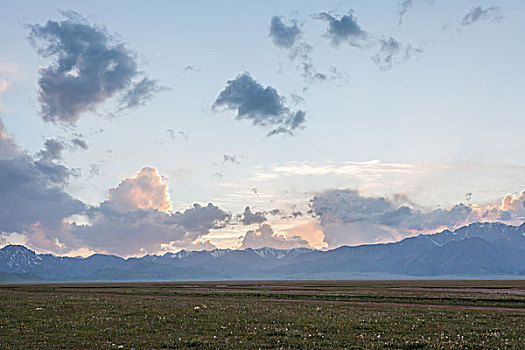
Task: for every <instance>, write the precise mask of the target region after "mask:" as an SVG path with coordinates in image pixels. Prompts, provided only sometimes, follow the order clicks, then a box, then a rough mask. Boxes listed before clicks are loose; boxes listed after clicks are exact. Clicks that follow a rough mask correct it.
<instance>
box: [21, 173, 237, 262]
mask: <svg viewBox="0 0 525 350" xmlns="http://www.w3.org/2000/svg"><path fill="white" fill-rule="evenodd" d="M74 214H75V215H74V216H71V215H72V214H69V215H68V216H69V217H68V216H63V217H62V218H61V219H60V220H59V221H58V220H57V222H56V224H55V226H52V227H50V226H49V225H47V224H41V223H39V224H38V225H33V226H31V227H30V229H29V230H27V240H28V244H29V245H30V246H32V247H34V248H36V249H40V250H46V251H51V252H55V253H62V254H63V253H68V252H71V251H75V250H78V249H89V250H93V251H99V252H101V251H102V252H106V253H112V254H119V255H124V256H128V255H136V254H144V253H156V252H158V251H161V250H163V249H166V247H170V249H182V248H185V249H190V248H191V249H198V248H199V247H201V248H202V247H204V248H206V247H210V244H209V242H208V243H206V242H205V241H204V240H203V236H205V235H207V234H208V233H209V232H210V230H212V229H217V228H222V227H224V226H225V225H226V224H227V223H228V221H229V220H230V214H228V213H226V212H225V211H223V210H222V209H220V208H219V207H217V206H215V205H213V204H211V203H210V204H208V205H206V206H201V205H199V204H194V205H193V206H192V207H190V208H188V209H186V210H184V211H182V212H179V211H176V212H173V210H172V208H171V201H169V196H168V191H167V187H166V185H165V184H163V183H162V181H161V177H160V175H159V174H158V171H157V169H155V168H143V169H141V170H140V171H139V172H138V173H137V174H136V175H135V176H134V177H132V178H128V179H125V180H123V181H122V182H121V183H120V184H119V185H118V186H116V187H115V188H112V189H110V190H109V193H108V199H107V200H105V201H103V202H102V203H100V204H99V205H98V206H92V207H89V208H85V209H84V210H77V211H76V212H75V213H74ZM79 218H81V219H79ZM56 242H59V244H56ZM199 242H200V243H199Z"/></svg>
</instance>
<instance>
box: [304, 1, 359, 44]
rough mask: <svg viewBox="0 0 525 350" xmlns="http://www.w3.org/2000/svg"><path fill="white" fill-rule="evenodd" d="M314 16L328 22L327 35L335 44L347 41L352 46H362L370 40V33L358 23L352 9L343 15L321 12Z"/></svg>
mask: <svg viewBox="0 0 525 350" xmlns="http://www.w3.org/2000/svg"><path fill="white" fill-rule="evenodd" d="M338 17H339V18H338ZM314 18H315V19H319V20H323V21H326V22H328V28H327V30H326V33H325V36H326V37H327V38H328V39H330V41H331V42H332V45H334V46H339V45H340V44H342V43H347V44H349V45H351V46H355V47H362V46H363V45H364V44H365V43H366V41H367V40H368V34H367V33H366V31H364V30H363V29H362V28H361V26H360V25H359V24H358V23H357V18H356V17H355V16H354V12H353V11H352V10H351V11H349V12H348V14H346V15H342V16H337V15H336V16H333V15H331V14H329V13H326V12H321V13H318V14H316V15H314Z"/></svg>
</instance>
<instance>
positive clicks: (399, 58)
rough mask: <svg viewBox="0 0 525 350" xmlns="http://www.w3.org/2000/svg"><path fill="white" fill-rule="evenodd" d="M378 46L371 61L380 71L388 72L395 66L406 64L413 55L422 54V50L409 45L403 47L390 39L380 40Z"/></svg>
mask: <svg viewBox="0 0 525 350" xmlns="http://www.w3.org/2000/svg"><path fill="white" fill-rule="evenodd" d="M379 44H380V47H379V51H378V52H377V53H376V54H375V55H374V56H372V61H373V62H374V63H375V64H376V65H378V66H379V68H381V70H389V69H391V68H392V66H394V65H396V64H401V63H406V62H408V60H410V58H411V57H412V56H413V55H415V54H421V53H423V49H421V48H415V47H412V45H410V44H408V45H406V46H405V45H403V44H401V43H400V42H399V41H397V40H395V39H394V38H392V37H390V38H388V39H381V40H380V42H379Z"/></svg>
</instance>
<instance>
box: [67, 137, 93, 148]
mask: <svg viewBox="0 0 525 350" xmlns="http://www.w3.org/2000/svg"><path fill="white" fill-rule="evenodd" d="M71 144H73V145H74V146H76V147H80V148H82V149H83V150H87V149H88V148H89V146H88V144H87V142H86V141H85V140H82V139H80V138H74V139H72V140H71Z"/></svg>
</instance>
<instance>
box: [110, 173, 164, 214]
mask: <svg viewBox="0 0 525 350" xmlns="http://www.w3.org/2000/svg"><path fill="white" fill-rule="evenodd" d="M109 201H110V202H111V203H112V204H113V205H115V206H116V208H118V209H120V210H122V211H132V210H136V209H155V210H159V211H162V212H169V211H171V210H173V208H172V206H171V198H170V195H169V192H168V185H166V184H164V183H163V182H162V178H161V176H160V174H159V173H158V171H157V169H156V168H149V167H145V168H142V169H141V170H140V171H139V172H137V174H135V176H134V177H131V178H128V179H125V180H123V181H122V182H121V183H120V184H119V185H118V186H117V187H115V188H111V189H110V190H109Z"/></svg>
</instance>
